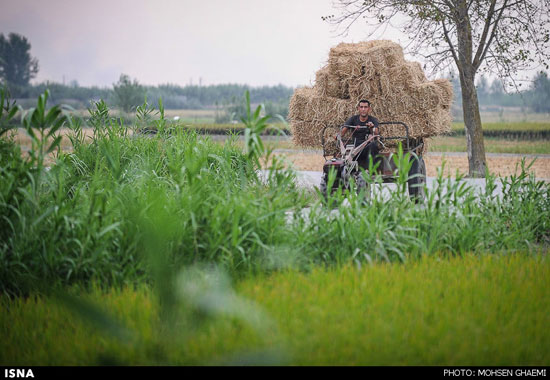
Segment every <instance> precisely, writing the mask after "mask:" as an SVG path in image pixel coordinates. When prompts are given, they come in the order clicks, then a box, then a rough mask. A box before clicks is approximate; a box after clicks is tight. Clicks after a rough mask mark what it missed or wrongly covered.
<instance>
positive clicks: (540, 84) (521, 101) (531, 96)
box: [449, 72, 550, 118]
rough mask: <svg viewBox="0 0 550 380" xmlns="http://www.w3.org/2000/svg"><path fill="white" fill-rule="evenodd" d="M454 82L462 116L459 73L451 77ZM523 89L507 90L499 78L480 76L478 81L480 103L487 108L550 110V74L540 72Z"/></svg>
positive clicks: (457, 110) (455, 110)
mask: <svg viewBox="0 0 550 380" xmlns="http://www.w3.org/2000/svg"><path fill="white" fill-rule="evenodd" d="M449 79H450V80H451V82H452V84H453V90H454V107H453V113H456V115H455V116H458V117H460V118H461V117H462V95H461V94H462V92H461V89H460V82H459V80H458V76H457V75H451V77H450V78H449ZM527 87H528V88H525V89H524V90H523V91H519V92H518V91H515V90H514V91H505V90H504V87H503V85H502V82H501V81H500V80H498V79H494V80H492V81H489V79H487V78H486V77H485V76H483V75H482V76H480V77H479V79H478V80H477V83H476V88H477V97H478V100H479V105H480V106H482V107H484V108H486V109H491V108H498V107H520V108H523V109H525V110H530V111H532V112H550V80H549V79H548V74H546V73H544V72H539V73H538V74H536V75H535V77H534V78H533V80H532V82H531V83H530V84H529V86H527Z"/></svg>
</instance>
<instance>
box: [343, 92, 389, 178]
mask: <svg viewBox="0 0 550 380" xmlns="http://www.w3.org/2000/svg"><path fill="white" fill-rule="evenodd" d="M371 110H372V108H371V105H370V102H369V101H368V100H366V99H361V100H360V101H359V103H358V104H357V111H358V112H359V114H357V115H353V116H352V117H350V118H349V119H348V120H347V121H346V123H345V125H346V126H345V127H344V128H342V132H341V133H342V136H344V135H345V133H346V132H347V131H348V129H350V128H352V129H353V132H352V135H351V138H352V139H353V143H354V146H356V147H357V146H359V145H361V143H363V142H364V141H365V140H366V139H367V135H369V134H373V135H378V134H379V133H380V132H379V130H378V119H377V118H375V117H373V116H371V115H369V113H370V112H371ZM358 126H362V127H369V128H368V129H365V128H355V127H358ZM335 138H336V137H335ZM378 152H379V150H378V145H377V144H376V143H375V142H373V143H371V144H369V145H368V146H367V147H366V148H365V149H363V151H362V152H361V154H360V155H359V156H358V157H357V162H358V164H359V166H361V167H362V168H363V169H365V170H366V169H368V167H369V157H372V160H373V164H374V163H375V162H376V161H377V156H378Z"/></svg>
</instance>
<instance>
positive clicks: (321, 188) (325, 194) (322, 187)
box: [319, 174, 328, 202]
mask: <svg viewBox="0 0 550 380" xmlns="http://www.w3.org/2000/svg"><path fill="white" fill-rule="evenodd" d="M319 191H321V195H322V196H323V201H324V202H326V201H327V200H328V189H327V175H326V174H323V176H322V177H321V184H320V185H319Z"/></svg>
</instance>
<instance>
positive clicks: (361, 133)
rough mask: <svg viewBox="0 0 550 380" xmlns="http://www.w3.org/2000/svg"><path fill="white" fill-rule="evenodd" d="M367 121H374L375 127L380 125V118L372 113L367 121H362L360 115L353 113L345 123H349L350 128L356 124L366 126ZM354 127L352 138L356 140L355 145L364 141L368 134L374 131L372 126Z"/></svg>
mask: <svg viewBox="0 0 550 380" xmlns="http://www.w3.org/2000/svg"><path fill="white" fill-rule="evenodd" d="M367 123H372V124H374V126H375V127H378V119H377V118H375V117H372V116H371V115H369V116H368V117H367V121H361V119H360V118H359V115H353V116H352V117H350V118H349V119H348V120H347V121H346V123H345V125H348V126H349V127H348V128H353V127H356V126H363V127H365V126H366V125H367ZM353 129H354V131H353V135H352V138H353V140H354V142H355V146H358V145H359V144H361V143H362V142H363V141H365V140H366V139H367V135H368V134H371V133H372V128H368V129H363V128H362V129H356V128H353Z"/></svg>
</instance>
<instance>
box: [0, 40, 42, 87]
mask: <svg viewBox="0 0 550 380" xmlns="http://www.w3.org/2000/svg"><path fill="white" fill-rule="evenodd" d="M30 50H31V44H30V43H29V41H28V40H27V38H25V37H23V36H21V35H19V34H16V33H10V34H9V36H8V38H6V37H4V35H3V34H0V78H2V79H3V80H4V81H5V82H6V83H7V84H8V85H9V86H11V87H13V86H19V87H26V86H28V85H29V81H30V80H31V79H32V78H34V77H35V76H36V74H37V73H38V60H37V59H36V58H32V57H31V54H30Z"/></svg>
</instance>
